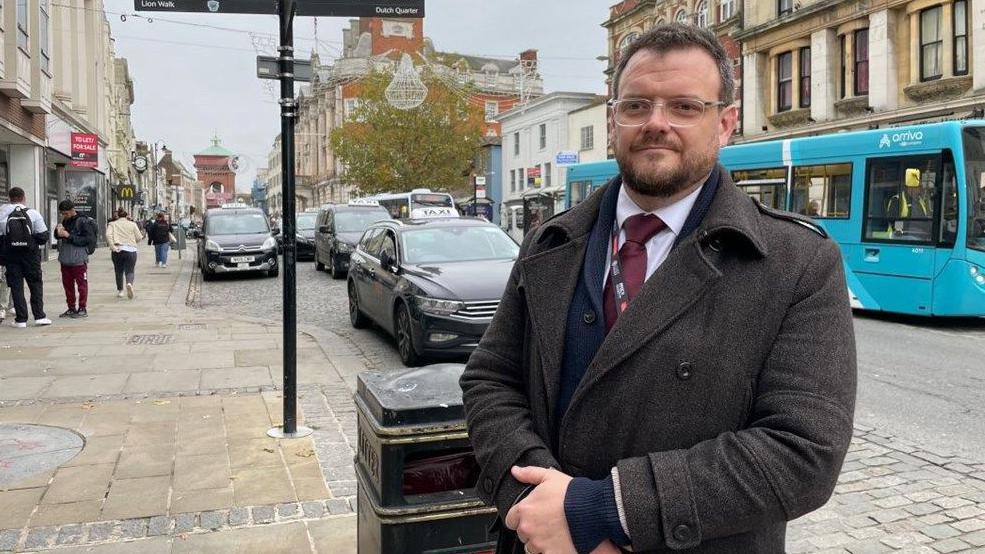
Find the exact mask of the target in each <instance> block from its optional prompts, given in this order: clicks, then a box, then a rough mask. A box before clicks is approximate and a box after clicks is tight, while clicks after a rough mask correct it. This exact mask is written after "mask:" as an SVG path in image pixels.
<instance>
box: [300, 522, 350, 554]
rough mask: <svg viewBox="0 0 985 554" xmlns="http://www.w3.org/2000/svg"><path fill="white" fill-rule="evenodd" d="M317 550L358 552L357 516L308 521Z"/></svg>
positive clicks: (328, 553) (332, 552)
mask: <svg viewBox="0 0 985 554" xmlns="http://www.w3.org/2000/svg"><path fill="white" fill-rule="evenodd" d="M308 533H310V534H311V540H312V542H313V543H314V545H315V552H319V553H323V554H336V553H342V552H356V516H355V514H353V515H351V516H344V517H335V518H331V519H323V520H321V521H312V522H310V523H308Z"/></svg>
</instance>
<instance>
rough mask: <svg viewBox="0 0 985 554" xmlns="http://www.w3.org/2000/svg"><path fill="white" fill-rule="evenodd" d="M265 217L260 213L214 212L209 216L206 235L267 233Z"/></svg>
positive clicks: (268, 229) (268, 230)
mask: <svg viewBox="0 0 985 554" xmlns="http://www.w3.org/2000/svg"><path fill="white" fill-rule="evenodd" d="M269 232H270V228H269V227H267V219H266V218H265V217H263V214H261V213H255V214H251V213H245V214H243V213H241V214H215V215H210V216H209V221H208V228H207V229H206V230H205V234H207V235H256V234H260V233H269Z"/></svg>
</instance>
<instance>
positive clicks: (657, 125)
mask: <svg viewBox="0 0 985 554" xmlns="http://www.w3.org/2000/svg"><path fill="white" fill-rule="evenodd" d="M643 128H644V130H649V131H660V132H664V133H666V132H667V131H669V130H670V128H671V124H670V121H669V120H668V119H667V112H666V111H664V106H663V104H653V109H651V110H650V117H648V118H647V120H646V122H645V123H644V124H643Z"/></svg>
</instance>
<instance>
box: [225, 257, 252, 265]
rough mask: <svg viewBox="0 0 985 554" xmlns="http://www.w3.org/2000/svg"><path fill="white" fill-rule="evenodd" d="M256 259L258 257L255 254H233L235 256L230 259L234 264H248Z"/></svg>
mask: <svg viewBox="0 0 985 554" xmlns="http://www.w3.org/2000/svg"><path fill="white" fill-rule="evenodd" d="M255 259H256V258H255V257H254V256H233V258H232V259H231V260H229V261H231V262H233V263H234V264H248V263H250V262H252V261H253V260H255Z"/></svg>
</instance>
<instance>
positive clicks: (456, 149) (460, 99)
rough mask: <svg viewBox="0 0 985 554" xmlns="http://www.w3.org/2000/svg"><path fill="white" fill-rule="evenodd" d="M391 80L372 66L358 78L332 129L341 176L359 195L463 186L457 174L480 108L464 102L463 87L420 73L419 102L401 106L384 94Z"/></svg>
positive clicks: (468, 153) (472, 145) (475, 138)
mask: <svg viewBox="0 0 985 554" xmlns="http://www.w3.org/2000/svg"><path fill="white" fill-rule="evenodd" d="M392 79H393V74H392V73H389V72H382V71H378V72H374V73H372V74H371V75H369V76H368V77H366V78H365V79H363V80H362V81H360V82H359V87H360V88H359V90H360V94H359V102H358V103H357V105H356V107H355V109H354V110H353V111H352V113H350V114H347V121H346V123H345V124H344V125H343V126H341V127H339V128H337V129H335V130H334V131H333V132H332V135H331V141H332V148H333V149H334V151H335V155H336V156H337V157H338V159H339V160H340V161H341V162H342V163H344V164H345V167H346V170H345V172H344V175H343V176H342V178H343V179H344V181H345V182H346V183H347V184H351V185H355V186H356V187H358V188H359V190H360V192H362V193H364V194H376V193H380V192H400V191H408V190H411V189H414V188H430V189H432V190H447V191H455V190H456V189H464V187H465V179H464V176H463V175H464V174H465V173H466V172H467V171H468V169H469V167H470V165H471V163H472V160H473V159H474V158H475V154H476V152H477V150H478V148H479V146H480V140H481V137H482V129H483V118H484V114H483V111H482V109H481V108H477V107H476V106H474V105H472V104H470V103H469V96H470V95H469V93H468V91H464V92H463V91H461V90H456V89H454V88H452V87H451V86H449V85H448V84H446V83H444V82H442V81H441V80H440V79H438V78H436V77H433V76H428V75H427V74H426V73H425V75H423V76H422V81H423V82H424V84H425V85H426V86H427V90H428V92H427V98H426V99H425V100H424V103H423V104H421V105H420V106H418V107H417V108H414V109H411V110H402V109H399V108H396V107H394V106H392V105H391V104H390V103H389V102H387V99H386V95H385V94H386V88H387V86H388V85H389V84H390V82H391V81H392Z"/></svg>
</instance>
